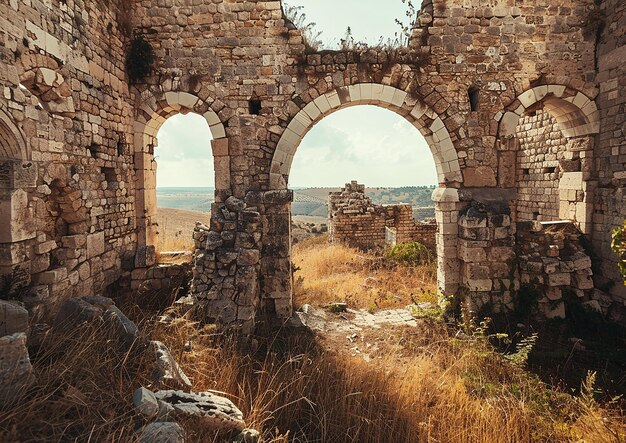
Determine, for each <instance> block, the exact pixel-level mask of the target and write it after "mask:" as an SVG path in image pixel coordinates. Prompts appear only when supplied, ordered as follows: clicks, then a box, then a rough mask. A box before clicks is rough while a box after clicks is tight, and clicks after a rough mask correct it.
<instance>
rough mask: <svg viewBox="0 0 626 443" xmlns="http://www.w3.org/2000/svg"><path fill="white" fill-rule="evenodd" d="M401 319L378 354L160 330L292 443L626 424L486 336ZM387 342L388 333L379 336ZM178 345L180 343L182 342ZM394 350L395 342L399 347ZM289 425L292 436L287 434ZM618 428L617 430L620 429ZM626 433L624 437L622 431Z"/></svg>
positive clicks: (193, 372)
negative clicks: (247, 343) (243, 347)
mask: <svg viewBox="0 0 626 443" xmlns="http://www.w3.org/2000/svg"><path fill="white" fill-rule="evenodd" d="M423 327H424V328H427V330H428V332H427V333H423V330H422V329H420V328H418V329H400V328H398V329H397V330H396V331H395V334H390V335H388V338H387V339H386V340H383V339H382V338H378V342H377V344H378V346H379V347H381V352H380V354H379V355H378V357H377V358H376V359H375V360H374V361H372V362H369V363H368V362H365V361H364V360H363V359H360V358H354V357H349V356H346V355H343V354H341V353H340V352H336V351H334V350H333V346H332V343H330V342H327V341H325V340H324V339H322V338H320V337H313V336H311V335H307V334H294V333H290V334H288V335H279V336H276V337H274V338H273V339H272V340H270V341H269V342H266V343H265V346H262V348H264V352H261V353H259V354H258V355H256V356H252V355H250V354H247V353H245V352H244V353H242V352H241V351H240V350H238V349H237V347H236V346H235V345H234V343H233V342H231V341H228V340H224V337H222V336H220V335H215V331H214V330H213V329H212V328H208V329H205V330H199V329H197V328H196V326H194V325H193V324H191V323H189V322H186V321H185V320H179V321H176V322H174V323H173V324H172V325H170V326H163V327H162V328H160V329H159V331H157V335H158V336H159V337H160V338H162V339H163V340H164V341H166V342H168V343H170V344H171V345H172V346H178V347H177V349H179V350H180V349H181V348H180V346H181V345H182V343H184V342H185V341H186V340H191V341H192V343H193V352H191V353H182V352H179V357H180V358H181V362H182V365H183V367H184V368H185V370H186V372H187V373H188V374H189V375H190V376H191V378H192V379H193V381H194V384H195V386H196V388H198V389H213V390H217V391H218V392H221V393H225V395H227V396H229V397H231V398H232V399H233V400H234V401H235V403H237V404H238V405H239V406H240V407H241V408H242V410H243V411H244V413H245V415H246V417H248V420H249V424H250V425H252V426H254V427H257V428H258V429H261V430H263V434H264V436H265V438H266V439H267V441H290V442H363V443H367V442H372V443H373V442H377V443H381V442H449V443H455V442H493V443H499V442H507V443H508V442H511V443H512V442H531V441H532V442H569V441H580V442H596V441H598V442H602V441H615V442H618V441H623V438H625V437H626V428H625V427H624V426H623V423H621V424H620V422H619V420H620V417H623V416H620V415H619V414H621V413H620V412H619V411H617V412H615V411H613V412H612V413H613V414H616V415H615V416H611V415H610V414H611V413H609V412H607V411H605V410H603V409H602V408H600V407H599V406H597V405H596V406H594V407H592V408H591V409H586V408H585V407H582V406H581V404H580V402H579V401H577V400H576V399H574V398H572V397H570V396H568V395H565V394H562V393H559V392H555V391H551V390H549V389H547V387H546V386H545V385H543V384H542V383H541V382H540V381H538V380H537V379H535V378H533V377H530V376H529V375H528V374H527V373H525V372H524V371H523V370H522V369H520V368H518V367H516V366H513V365H511V364H510V363H509V362H507V361H506V360H505V359H504V358H502V357H501V356H500V355H498V354H496V353H495V352H493V351H492V350H491V348H490V347H489V346H488V345H487V343H486V341H484V340H482V339H479V338H471V339H469V340H467V341H460V340H456V339H454V338H451V337H450V335H449V332H448V329H447V328H446V327H445V326H443V325H441V324H436V323H430V322H429V323H425V324H424V325H423ZM381 341H382V342H381ZM176 343H177V344H178V345H175V344H176ZM390 350H393V351H390ZM286 436H287V437H286ZM618 436H619V437H618ZM619 438H621V439H622V440H619Z"/></svg>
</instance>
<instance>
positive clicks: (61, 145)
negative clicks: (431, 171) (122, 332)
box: [0, 0, 626, 327]
mask: <svg viewBox="0 0 626 443" xmlns="http://www.w3.org/2000/svg"><path fill="white" fill-rule="evenodd" d="M138 36H142V37H143V39H145V41H147V42H148V43H149V44H150V46H151V47H152V48H153V51H154V60H155V61H154V66H153V67H152V69H151V71H150V73H149V75H147V76H145V77H143V78H137V79H134V80H133V82H132V83H131V82H130V81H129V78H128V74H127V72H126V69H125V64H126V54H127V51H128V48H129V46H130V43H131V42H132V41H133V40H134V39H136V38H137V37H138ZM625 43H626V4H625V3H624V2H623V1H621V0H600V1H594V0H558V1H550V2H549V1H545V0H524V1H521V0H481V1H477V0H432V1H431V0H425V1H424V4H423V5H422V9H421V11H420V13H419V17H418V20H417V26H416V28H415V29H414V32H413V37H412V39H411V41H410V44H409V47H408V48H401V49H398V50H392V51H384V50H376V49H371V50H366V51H350V50H348V51H324V52H315V51H314V50H312V49H311V48H310V47H308V46H307V45H306V42H305V41H304V40H303V37H302V35H301V33H300V32H299V31H298V30H297V29H295V28H294V26H293V25H291V23H289V22H288V21H287V20H285V17H284V15H283V11H282V9H281V3H280V2H279V1H241V0H195V1H193V2H190V1H186V0H185V1H183V0H109V1H104V2H103V1H95V0H5V1H3V2H2V3H1V4H0V81H1V82H2V94H1V96H0V163H1V167H0V209H1V211H0V269H1V272H2V273H3V274H12V275H13V276H14V277H15V278H14V279H13V282H14V285H13V286H14V289H15V288H17V287H19V286H26V287H28V288H30V292H29V295H28V298H29V300H30V302H32V303H36V302H37V300H39V301H45V302H49V301H53V300H56V299H60V298H64V297H73V296H80V295H86V294H91V293H102V292H105V291H106V290H107V288H108V287H110V286H111V285H112V284H113V283H116V282H120V284H123V282H124V281H127V280H128V279H129V276H130V273H131V271H132V270H133V269H134V268H142V267H146V266H150V265H151V264H152V263H153V261H154V247H155V245H156V235H157V231H158V229H157V226H156V224H155V217H154V215H155V209H156V208H155V203H156V198H155V190H154V187H155V174H156V163H155V160H154V155H153V152H154V145H155V137H156V133H157V131H158V129H159V127H160V125H161V124H162V123H163V121H164V120H165V119H166V118H168V117H169V116H171V115H173V114H176V113H187V112H195V113H198V114H200V115H203V116H204V117H205V118H206V120H207V124H208V125H209V126H210V128H211V131H212V134H213V141H212V146H213V157H214V161H215V171H216V177H215V183H216V188H217V191H216V204H215V205H214V208H213V221H212V223H211V226H208V227H199V229H198V232H196V239H197V241H198V245H199V249H198V251H197V252H196V257H195V263H194V264H195V279H194V288H195V294H196V296H197V297H198V298H199V299H200V305H202V306H203V307H204V308H205V312H206V315H207V316H208V317H209V318H210V319H214V318H219V319H220V320H222V321H223V322H226V323H233V322H237V323H240V324H242V325H245V326H247V327H251V326H252V325H253V324H254V323H255V322H256V321H258V320H261V319H284V318H286V317H289V316H290V315H291V309H292V302H291V259H290V253H291V252H290V247H291V246H290V235H289V230H290V222H289V217H290V202H291V199H292V194H291V192H289V191H288V189H287V187H288V181H289V171H290V165H291V162H292V160H293V158H294V155H296V154H297V147H298V145H299V143H300V141H301V140H302V138H303V137H304V135H305V134H306V133H307V131H308V130H309V129H310V128H311V127H312V126H313V125H314V124H315V123H316V122H318V121H319V120H320V119H322V118H324V116H326V115H328V114H330V113H332V112H334V111H337V110H340V109H342V108H345V107H347V106H355V105H363V104H371V105H376V106H382V107H384V108H387V109H389V110H391V111H393V112H396V113H398V114H399V115H401V116H403V117H404V118H406V119H407V120H408V121H410V122H411V123H413V124H414V125H415V126H416V127H417V128H418V129H419V130H420V131H421V132H422V134H423V135H424V136H425V138H426V140H427V141H428V143H429V145H430V148H431V150H432V154H433V158H434V159H435V163H436V167H437V173H438V176H439V182H440V184H439V188H438V189H437V190H436V191H435V192H434V194H433V198H434V200H435V201H436V219H437V224H438V232H437V255H438V265H439V285H440V287H441V290H442V291H443V292H445V293H464V294H465V295H467V297H469V299H470V300H473V301H474V302H475V304H476V305H488V306H493V307H495V306H500V307H502V306H504V307H508V306H510V304H511V303H509V300H508V299H505V297H504V295H503V294H504V293H505V292H506V291H509V292H508V293H507V294H506V297H507V298H514V297H515V291H516V289H517V288H518V287H519V285H520V277H519V269H517V266H518V264H517V262H516V261H515V260H513V257H514V255H515V253H516V252H515V250H516V248H517V247H518V240H517V238H516V231H517V229H516V226H517V223H518V222H520V221H527V220H534V219H537V220H541V221H553V220H554V219H559V220H569V221H571V222H572V223H573V224H574V225H575V226H576V227H577V228H578V229H580V230H581V231H582V233H584V234H585V235H586V236H587V238H588V239H589V240H590V243H591V245H592V248H593V253H594V255H595V257H596V259H595V260H596V261H597V266H596V268H597V269H594V271H595V275H594V281H595V284H596V288H597V289H598V291H597V293H598V294H601V295H602V297H604V304H603V306H605V307H604V308H603V309H604V313H606V314H608V315H609V316H610V317H611V318H615V319H623V318H624V311H625V310H626V308H625V303H626V291H625V290H624V286H623V285H622V284H621V283H619V278H618V272H617V268H616V266H615V264H616V258H615V256H614V255H613V254H612V253H611V251H610V231H611V228H612V227H613V226H616V225H618V224H620V223H622V221H623V219H624V217H626V204H625V203H626V202H625V198H626V197H625V195H624V191H623V185H624V183H625V182H626V172H625V168H624V165H625V163H626V145H625V143H624V139H625V133H626V120H625V119H626V117H625V115H626V113H625V112H624V111H625V106H626V93H625V88H624V86H625V82H626V72H625V71H626V64H625V63H624V60H625V59H626V45H625ZM142 61H143V60H136V59H133V58H132V57H131V58H130V60H129V62H130V63H131V64H133V63H141V62H142ZM476 224H477V225H479V226H475V225H476ZM483 224H484V225H485V226H482V225H483ZM483 227H485V228H487V229H486V230H482V231H472V229H474V228H483ZM483 235H484V236H485V237H480V238H478V237H477V236H483ZM475 272H477V273H478V274H476V275H479V276H480V278H477V277H476V275H475ZM503 288H505V289H503ZM506 288H508V289H506Z"/></svg>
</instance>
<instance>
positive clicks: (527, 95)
mask: <svg viewBox="0 0 626 443" xmlns="http://www.w3.org/2000/svg"><path fill="white" fill-rule="evenodd" d="M538 104H541V105H542V106H543V107H544V108H545V109H546V110H548V111H549V112H550V113H551V114H552V115H553V116H554V117H555V119H556V121H557V122H558V123H559V126H560V127H561V131H562V132H563V134H564V135H565V136H566V137H581V136H585V135H591V134H597V133H598V132H600V112H599V111H598V107H597V106H596V104H595V101H594V100H593V99H591V98H589V97H588V96H587V95H585V94H584V93H583V92H580V91H577V90H575V89H572V88H569V87H567V86H565V85H556V84H551V85H542V86H535V87H534V88H530V89H528V90H526V91H525V92H523V93H522V94H520V95H518V96H517V98H516V99H515V101H513V103H511V104H510V105H509V106H507V110H506V112H504V114H499V115H498V116H497V119H498V120H499V121H500V127H499V131H498V132H499V137H500V138H501V139H503V138H504V139H506V138H511V137H514V136H515V130H516V128H517V125H518V123H519V120H520V118H521V117H522V115H524V113H525V112H527V110H532V109H533V108H535V107H537V105H538Z"/></svg>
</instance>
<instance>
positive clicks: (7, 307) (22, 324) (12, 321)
mask: <svg viewBox="0 0 626 443" xmlns="http://www.w3.org/2000/svg"><path fill="white" fill-rule="evenodd" d="M27 330H28V311H27V310H26V309H24V308H23V307H21V306H20V305H19V304H17V302H11V301H6V300H0V337H4V336H5V335H11V334H15V333H16V332H26V331H27Z"/></svg>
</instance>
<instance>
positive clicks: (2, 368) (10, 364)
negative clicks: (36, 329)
mask: <svg viewBox="0 0 626 443" xmlns="http://www.w3.org/2000/svg"><path fill="white" fill-rule="evenodd" d="M34 378H35V377H34V375H33V367H32V365H31V363H30V358H29V356H28V349H27V348H26V334H24V333H23V332H18V333H15V334H12V335H6V336H4V337H2V338H0V404H1V405H3V406H6V405H9V404H11V403H12V402H14V401H15V400H17V399H18V398H19V396H20V394H22V393H23V392H24V390H25V389H26V388H28V386H30V385H31V384H32V382H33V381H34Z"/></svg>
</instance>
